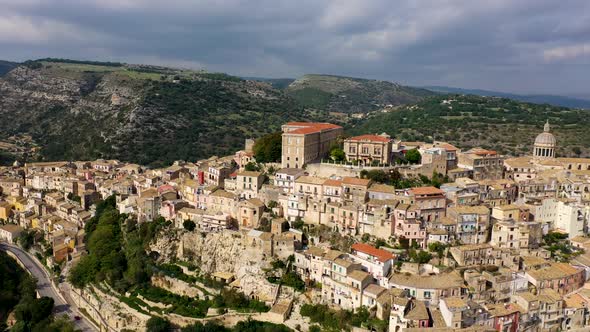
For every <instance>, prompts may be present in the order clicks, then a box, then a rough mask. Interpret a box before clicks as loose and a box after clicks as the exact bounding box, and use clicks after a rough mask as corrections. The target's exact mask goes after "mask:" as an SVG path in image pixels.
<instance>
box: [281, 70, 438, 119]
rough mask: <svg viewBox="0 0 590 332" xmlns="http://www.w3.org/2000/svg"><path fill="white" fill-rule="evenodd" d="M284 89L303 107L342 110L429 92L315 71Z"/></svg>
mask: <svg viewBox="0 0 590 332" xmlns="http://www.w3.org/2000/svg"><path fill="white" fill-rule="evenodd" d="M285 91H286V93H287V95H289V96H291V97H292V98H294V99H295V100H296V101H297V102H298V103H299V104H300V105H302V106H303V107H306V108H313V109H318V110H325V111H330V112H343V113H366V112H370V111H373V110H377V109H380V108H383V107H385V106H388V105H392V106H398V105H403V104H410V103H416V102H419V101H421V100H422V99H423V98H424V97H426V96H431V95H433V92H431V91H428V90H425V89H421V88H412V87H408V86H403V85H400V84H397V83H393V82H387V81H378V80H368V79H361V78H352V77H343V76H331V75H315V74H310V75H304V76H303V77H301V78H298V79H297V80H295V81H294V82H292V83H291V84H289V86H288V87H287V88H286V89H285Z"/></svg>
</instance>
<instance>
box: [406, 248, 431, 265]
mask: <svg viewBox="0 0 590 332" xmlns="http://www.w3.org/2000/svg"><path fill="white" fill-rule="evenodd" d="M409 256H410V259H411V260H412V261H413V262H414V263H418V264H426V263H428V262H430V260H431V259H432V255H431V254H430V253H429V252H427V251H424V250H420V251H418V252H417V251H416V250H414V249H410V252H409Z"/></svg>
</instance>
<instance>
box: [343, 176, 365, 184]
mask: <svg viewBox="0 0 590 332" xmlns="http://www.w3.org/2000/svg"><path fill="white" fill-rule="evenodd" d="M370 182H371V180H369V179H359V178H352V177H345V178H343V179H342V183H344V184H351V185H355V186H368V185H369V183H370Z"/></svg>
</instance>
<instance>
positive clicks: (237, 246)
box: [151, 230, 276, 300]
mask: <svg viewBox="0 0 590 332" xmlns="http://www.w3.org/2000/svg"><path fill="white" fill-rule="evenodd" d="M247 242H248V241H247V237H246V235H245V233H243V232H236V231H224V232H220V233H199V232H185V231H183V230H178V231H175V232H170V233H167V234H161V235H160V236H158V238H157V240H156V242H155V243H153V244H152V245H151V250H152V251H156V252H158V253H159V254H160V255H159V261H161V262H170V261H172V260H174V259H178V260H181V261H187V262H190V263H193V264H195V265H196V266H198V267H199V269H200V270H201V272H202V273H204V274H211V273H214V272H231V273H233V274H234V275H235V276H236V279H237V280H239V283H240V286H241V288H242V291H243V292H244V294H246V295H248V296H250V295H254V296H258V297H259V298H260V299H261V300H270V299H272V294H274V291H275V288H276V285H274V284H271V283H269V282H268V281H267V280H266V278H265V274H266V273H265V271H264V269H268V268H269V267H270V258H267V257H265V256H264V255H263V254H262V250H261V248H256V247H251V246H249V245H248V243H247Z"/></svg>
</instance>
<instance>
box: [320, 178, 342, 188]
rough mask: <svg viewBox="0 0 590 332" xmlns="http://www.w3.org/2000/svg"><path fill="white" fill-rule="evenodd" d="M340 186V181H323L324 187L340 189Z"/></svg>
mask: <svg viewBox="0 0 590 332" xmlns="http://www.w3.org/2000/svg"><path fill="white" fill-rule="evenodd" d="M341 185H342V181H340V180H333V179H328V180H326V181H324V186H331V187H340V186H341Z"/></svg>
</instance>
